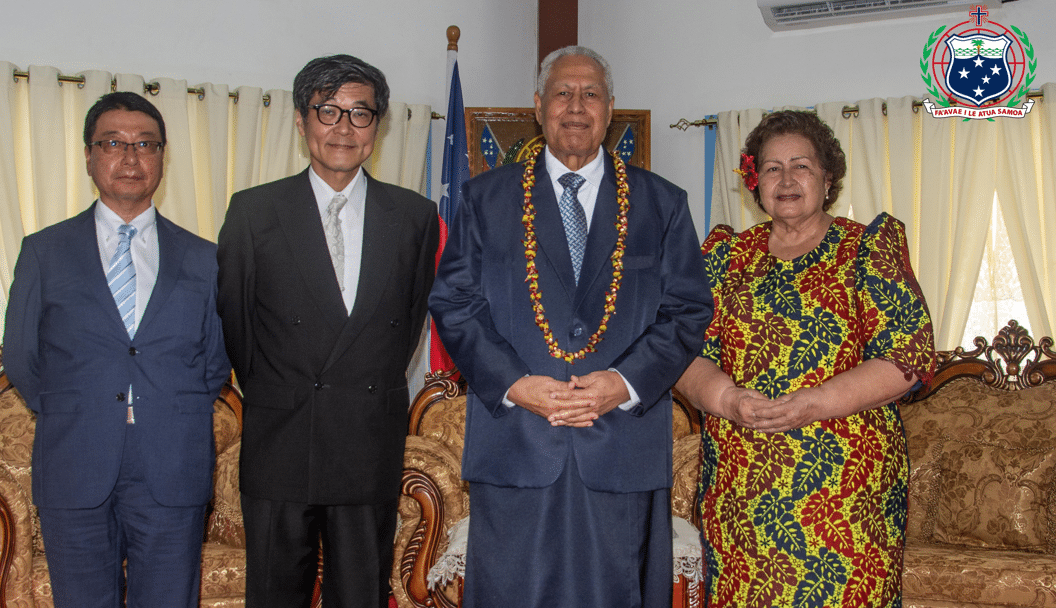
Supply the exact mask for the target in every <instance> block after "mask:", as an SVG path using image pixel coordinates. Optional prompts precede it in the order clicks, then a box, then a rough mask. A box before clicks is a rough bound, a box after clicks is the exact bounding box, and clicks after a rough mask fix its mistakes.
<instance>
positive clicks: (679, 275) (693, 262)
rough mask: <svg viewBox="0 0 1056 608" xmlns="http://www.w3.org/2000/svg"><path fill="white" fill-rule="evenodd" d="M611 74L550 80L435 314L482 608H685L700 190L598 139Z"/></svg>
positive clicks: (448, 275) (466, 232)
mask: <svg viewBox="0 0 1056 608" xmlns="http://www.w3.org/2000/svg"><path fill="white" fill-rule="evenodd" d="M612 108H613V96H612V77H611V72H610V70H609V67H608V64H607V63H606V62H605V60H604V59H603V58H602V57H601V56H600V55H598V54H597V53H595V52H594V51H591V50H590V49H586V48H583V47H566V48H564V49H560V50H558V51H555V52H554V53H551V54H550V55H549V56H548V57H547V58H546V59H545V60H544V61H543V63H542V66H541V68H540V73H539V78H538V83H537V90H536V94H535V109H536V119H537V120H538V121H539V123H540V124H541V125H542V128H543V134H544V136H545V137H546V148H545V150H544V151H543V152H542V153H541V154H539V155H538V157H537V158H534V159H532V160H529V161H528V163H527V164H526V165H511V166H506V167H502V168H499V169H495V170H493V171H489V172H487V173H484V174H483V175H481V176H479V177H477V178H475V179H473V180H470V181H469V182H467V183H466V185H465V187H464V204H463V205H462V207H461V208H460V210H459V214H458V216H457V217H456V219H455V221H454V224H453V226H452V229H451V235H450V238H449V239H448V242H447V246H446V248H445V250H444V254H443V257H442V259H441V261H440V267H439V268H438V270H437V278H436V284H435V286H434V288H433V292H432V294H431V296H430V300H429V302H430V310H431V312H432V313H433V316H434V319H435V320H436V324H437V328H438V330H439V332H440V336H441V338H442V340H443V342H444V345H445V346H446V347H447V350H448V352H449V353H450V354H451V356H452V358H453V359H454V361H455V364H456V365H457V366H458V369H459V371H460V372H461V373H462V375H463V376H465V378H466V380H467V381H468V383H469V394H468V397H467V401H466V408H467V412H466V438H465V450H464V452H463V454H462V476H463V478H464V479H466V480H468V481H469V482H470V504H471V512H472V516H471V517H470V524H469V544H468V548H467V555H466V578H465V595H464V603H463V605H464V606H466V607H467V608H492V607H495V606H518V608H527V607H539V608H542V607H552V606H576V607H577V608H593V607H597V608H601V607H603V606H604V607H606V608H612V607H623V608H629V607H639V608H640V607H643V606H644V607H647V608H653V607H655V606H665V605H670V602H671V592H672V590H671V581H672V552H671V515H670V486H671V477H672V473H671V458H672V456H671V450H672V438H671V396H670V388H671V386H672V385H673V384H674V383H675V381H676V380H677V379H678V377H679V376H680V374H681V373H682V371H683V370H684V369H685V368H686V366H687V365H688V364H689V362H690V361H691V360H692V358H693V356H694V355H695V354H696V352H697V351H698V350H699V349H700V347H701V345H702V343H703V339H704V330H705V328H706V327H707V324H708V322H709V320H710V318H711V298H710V289H709V287H708V285H707V283H706V280H705V279H704V278H703V277H704V268H703V261H702V258H701V255H700V250H699V247H698V245H697V241H696V232H695V230H694V228H693V222H692V220H691V219H690V215H689V209H688V207H687V204H686V193H685V192H684V191H683V190H681V189H680V188H678V187H676V186H674V185H672V184H671V183H669V182H667V181H665V180H664V179H662V178H660V177H658V176H656V175H654V174H652V173H649V172H647V171H643V170H641V169H638V168H636V167H630V166H627V167H624V166H623V163H622V161H619V160H618V159H617V158H613V157H610V156H609V154H608V153H606V152H605V151H604V149H603V148H602V147H601V144H602V142H603V141H604V138H605V132H606V128H607V127H608V125H609V121H610V119H611V117H612Z"/></svg>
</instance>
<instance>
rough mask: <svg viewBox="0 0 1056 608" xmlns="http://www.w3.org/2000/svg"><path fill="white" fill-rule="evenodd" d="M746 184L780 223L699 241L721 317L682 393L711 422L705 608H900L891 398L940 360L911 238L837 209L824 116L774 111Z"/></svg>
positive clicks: (899, 431)
mask: <svg viewBox="0 0 1056 608" xmlns="http://www.w3.org/2000/svg"><path fill="white" fill-rule="evenodd" d="M756 166H757V167H758V173H756ZM739 173H741V174H742V176H743V177H744V180H745V184H746V185H747V187H748V188H749V189H751V191H752V193H753V195H754V197H755V200H756V203H758V204H759V205H760V206H761V207H762V209H763V210H764V211H766V213H767V214H768V215H769V216H770V217H771V218H772V221H769V222H764V223H762V224H759V225H757V226H754V227H752V228H749V229H748V230H746V231H744V232H742V233H740V234H736V233H734V232H733V230H732V229H731V228H730V227H729V226H718V227H716V228H715V229H714V231H712V233H711V234H710V235H709V236H708V238H707V240H706V241H705V242H704V245H703V246H702V250H703V252H704V255H705V256H706V259H707V264H706V266H707V273H708V274H709V279H710V280H711V284H712V286H713V295H714V298H715V317H714V319H713V320H712V322H711V325H710V327H709V328H708V330H707V341H706V343H705V346H704V350H703V353H702V355H701V356H700V357H698V358H697V359H696V360H695V361H694V362H693V363H692V364H691V365H690V367H689V369H688V370H686V373H685V375H683V377H682V379H681V380H680V381H679V383H678V389H679V390H680V391H681V392H682V393H683V394H684V395H685V396H686V397H687V398H688V399H689V400H690V401H691V402H692V403H693V404H694V405H695V406H696V407H697V408H699V409H700V410H702V411H703V412H705V414H706V415H705V424H704V427H705V429H704V432H703V436H702V437H703V441H702V447H703V463H702V468H701V482H700V488H699V499H700V509H701V514H702V516H703V529H702V536H703V540H704V557H705V561H706V563H707V569H708V572H707V576H708V579H707V580H708V583H707V586H708V599H709V603H708V605H709V606H712V607H716V606H718V607H724V606H734V607H738V608H756V607H768V606H782V607H784V606H794V607H800V606H810V607H815V606H816V607H818V608H821V607H836V606H845V607H865V606H868V607H874V608H875V607H886V606H898V607H900V606H901V605H902V601H901V590H902V582H901V580H902V579H901V575H902V549H903V544H904V542H905V522H906V495H907V489H906V486H907V481H908V471H909V463H908V457H907V454H906V442H905V434H904V432H903V427H902V420H901V418H900V417H899V412H898V407H897V406H896V404H895V403H894V400H896V399H897V398H899V397H900V396H901V395H903V394H905V393H906V392H907V391H909V390H910V389H912V388H913V386H914V385H915V384H916V383H918V382H922V381H923V382H926V381H927V380H928V379H929V378H930V376H931V374H932V372H933V370H934V365H935V354H934V344H933V342H934V339H933V335H932V328H931V319H930V317H929V315H928V310H927V306H926V305H925V303H924V298H923V296H922V295H921V293H920V288H919V286H918V285H917V282H916V279H915V278H914V276H913V270H912V269H911V268H910V264H909V253H908V250H907V247H906V238H905V229H904V227H903V225H902V223H901V222H899V221H898V220H896V219H894V218H893V217H891V216H889V215H887V214H885V213H881V214H880V215H879V216H877V217H876V219H874V220H873V221H872V222H870V223H869V225H868V226H866V225H862V224H859V223H857V222H854V221H852V220H849V219H846V218H842V217H841V218H834V217H833V216H831V215H829V214H828V213H827V211H828V210H829V208H830V207H831V206H832V205H833V203H835V201H836V197H837V195H838V194H839V192H840V186H841V184H840V181H841V179H842V178H843V176H844V174H845V173H846V160H845V158H844V155H843V151H842V150H841V149H840V144H839V142H838V141H837V140H836V138H835V136H834V135H833V132H832V130H831V129H830V128H829V127H828V126H826V125H825V124H824V123H823V122H821V121H820V120H819V119H818V118H817V116H815V115H814V114H811V113H807V112H775V113H773V114H770V115H768V116H766V117H765V118H764V119H763V121H762V122H761V123H760V124H759V126H758V127H756V128H755V129H754V130H753V131H752V132H751V134H749V136H748V139H747V141H746V147H745V150H744V153H743V154H742V164H741V171H739Z"/></svg>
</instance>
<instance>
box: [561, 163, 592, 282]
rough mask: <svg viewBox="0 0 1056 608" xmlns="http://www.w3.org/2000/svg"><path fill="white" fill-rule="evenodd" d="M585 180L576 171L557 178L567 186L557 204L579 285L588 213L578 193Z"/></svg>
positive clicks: (585, 247) (585, 242) (585, 243)
mask: <svg viewBox="0 0 1056 608" xmlns="http://www.w3.org/2000/svg"><path fill="white" fill-rule="evenodd" d="M585 181H587V180H585V179H583V177H582V176H580V175H576V174H575V173H566V174H564V175H562V176H561V177H559V178H557V183H559V184H561V185H562V186H564V187H565V191H564V192H563V193H562V194H561V200H560V201H558V202H557V206H558V208H560V209H561V221H562V222H563V223H564V224H565V238H567V239H568V253H569V254H570V255H571V256H572V270H573V271H574V272H575V274H576V285H579V270H580V268H582V267H583V252H584V251H586V249H587V214H586V213H585V212H584V211H583V205H581V204H580V202H579V197H578V196H576V193H577V192H578V191H579V187H580V186H582V185H583V182H585Z"/></svg>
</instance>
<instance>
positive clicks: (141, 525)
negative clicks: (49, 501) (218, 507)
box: [39, 424, 205, 608]
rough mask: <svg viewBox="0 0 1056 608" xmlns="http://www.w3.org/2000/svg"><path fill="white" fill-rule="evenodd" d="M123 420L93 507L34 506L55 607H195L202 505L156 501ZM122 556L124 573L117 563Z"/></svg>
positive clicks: (133, 428) (130, 431) (135, 438)
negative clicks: (111, 479)
mask: <svg viewBox="0 0 1056 608" xmlns="http://www.w3.org/2000/svg"><path fill="white" fill-rule="evenodd" d="M141 449H143V447H142V446H140V445H139V441H138V436H137V434H136V425H134V424H130V425H128V429H127V430H126V433H125V447H124V452H123V456H122V462H121V472H120V474H119V476H118V479H117V484H116V485H115V486H114V490H113V492H111V494H110V496H109V497H108V498H107V499H106V501H104V502H103V504H101V505H99V506H98V507H94V508H91V509H39V514H40V528H41V533H42V534H43V536H44V550H45V554H46V555H47V560H48V571H49V572H50V576H51V590H52V597H53V598H54V600H55V606H56V608H120V607H121V606H125V605H126V603H125V592H126V590H127V606H128V608H157V607H159V606H166V607H172V608H197V606H198V590H199V586H200V584H201V562H202V539H203V535H204V528H205V505H201V506H193V507H166V506H163V505H160V504H158V503H157V502H155V500H154V498H153V497H152V496H151V495H150V489H149V488H148V487H147V482H146V479H145V478H144V476H143V470H142V466H141V463H142V459H141V458H140V457H139V455H140V450H141ZM125 560H127V579H126V574H125V568H124V567H123V564H124V562H125Z"/></svg>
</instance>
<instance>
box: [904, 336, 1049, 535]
mask: <svg viewBox="0 0 1056 608" xmlns="http://www.w3.org/2000/svg"><path fill="white" fill-rule="evenodd" d="M1052 344H1053V343H1052V340H1051V339H1049V338H1043V339H1041V340H1039V341H1038V344H1037V345H1035V344H1034V342H1033V341H1032V340H1031V339H1030V337H1029V336H1028V335H1027V333H1026V331H1025V330H1023V328H1021V327H1018V325H1017V324H1016V323H1015V322H1014V321H1012V322H1010V323H1009V325H1008V326H1006V327H1005V328H1004V329H1002V330H1001V333H1000V334H999V335H998V336H997V337H996V338H995V339H994V341H993V344H991V345H988V344H986V341H985V340H982V339H981V338H980V339H977V340H976V345H977V348H976V349H975V350H973V351H971V352H963V351H961V352H958V351H945V352H940V353H939V355H940V366H939V369H938V371H937V372H936V375H935V378H934V380H933V382H932V384H931V386H930V387H928V388H926V389H923V390H918V391H917V392H916V393H915V394H913V395H912V396H911V397H910V399H909V400H908V402H907V403H903V404H902V406H901V411H902V418H903V421H904V423H905V427H906V443H907V446H908V449H909V458H910V488H909V515H908V520H907V531H906V536H907V541H908V542H913V541H921V542H937V543H948V544H954V545H962V546H970V547H987V548H994V549H1009V550H1025V551H1033V552H1044V553H1054V554H1056V352H1053V351H1052V350H1051V347H1052Z"/></svg>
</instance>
